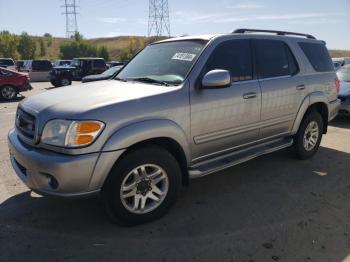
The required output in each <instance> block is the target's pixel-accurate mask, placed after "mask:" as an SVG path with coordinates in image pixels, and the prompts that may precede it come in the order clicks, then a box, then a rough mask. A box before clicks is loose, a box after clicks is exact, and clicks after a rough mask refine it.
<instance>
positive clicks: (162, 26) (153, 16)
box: [148, 0, 170, 37]
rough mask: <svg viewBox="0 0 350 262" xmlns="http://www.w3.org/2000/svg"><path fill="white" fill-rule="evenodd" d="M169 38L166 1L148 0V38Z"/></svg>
mask: <svg viewBox="0 0 350 262" xmlns="http://www.w3.org/2000/svg"><path fill="white" fill-rule="evenodd" d="M163 33H165V34H166V36H170V21H169V7H168V0H149V9H148V36H155V37H159V36H163Z"/></svg>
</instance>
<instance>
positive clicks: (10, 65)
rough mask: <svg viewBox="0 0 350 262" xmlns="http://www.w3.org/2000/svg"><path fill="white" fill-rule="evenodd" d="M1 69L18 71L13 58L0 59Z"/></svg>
mask: <svg viewBox="0 0 350 262" xmlns="http://www.w3.org/2000/svg"><path fill="white" fill-rule="evenodd" d="M0 67H2V68H7V69H10V70H16V65H15V62H14V61H13V59H12V58H0Z"/></svg>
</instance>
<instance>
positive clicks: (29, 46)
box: [17, 32, 36, 59]
mask: <svg viewBox="0 0 350 262" xmlns="http://www.w3.org/2000/svg"><path fill="white" fill-rule="evenodd" d="M17 51H18V53H19V54H20V55H21V58H22V59H34V58H35V51H36V42H35V40H34V39H33V37H31V36H29V35H28V34H27V33H26V32H23V33H22V34H21V35H20V37H19V43H18V46H17Z"/></svg>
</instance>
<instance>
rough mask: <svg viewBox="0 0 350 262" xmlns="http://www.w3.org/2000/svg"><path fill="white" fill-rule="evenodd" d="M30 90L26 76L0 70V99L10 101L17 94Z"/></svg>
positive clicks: (7, 70)
mask: <svg viewBox="0 0 350 262" xmlns="http://www.w3.org/2000/svg"><path fill="white" fill-rule="evenodd" d="M31 89H32V86H31V85H30V83H29V76H28V74H26V73H21V72H16V71H13V70H9V69H5V68H0V98H2V99H4V100H12V99H15V98H16V96H17V94H18V93H20V92H24V91H28V90H31Z"/></svg>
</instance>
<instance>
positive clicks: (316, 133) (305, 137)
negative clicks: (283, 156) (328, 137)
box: [293, 111, 323, 159]
mask: <svg viewBox="0 0 350 262" xmlns="http://www.w3.org/2000/svg"><path fill="white" fill-rule="evenodd" d="M322 134H323V119H322V116H321V115H320V113H318V112H317V111H311V112H310V113H308V114H307V115H305V116H304V119H303V121H302V122H301V124H300V127H299V130H298V133H297V134H296V135H295V136H294V144H293V150H294V154H295V156H296V158H298V159H308V158H311V157H313V156H314V155H315V154H316V152H317V151H318V148H319V146H320V143H321V139H322Z"/></svg>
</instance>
